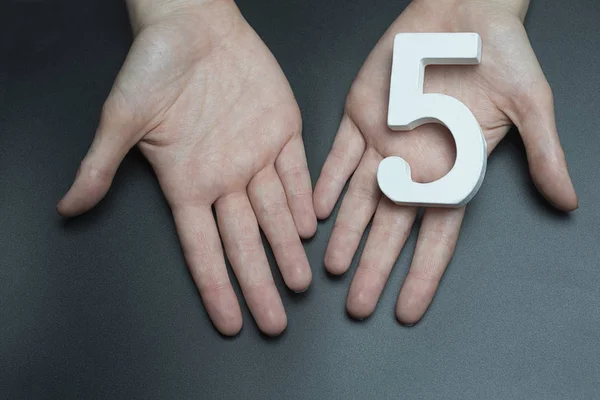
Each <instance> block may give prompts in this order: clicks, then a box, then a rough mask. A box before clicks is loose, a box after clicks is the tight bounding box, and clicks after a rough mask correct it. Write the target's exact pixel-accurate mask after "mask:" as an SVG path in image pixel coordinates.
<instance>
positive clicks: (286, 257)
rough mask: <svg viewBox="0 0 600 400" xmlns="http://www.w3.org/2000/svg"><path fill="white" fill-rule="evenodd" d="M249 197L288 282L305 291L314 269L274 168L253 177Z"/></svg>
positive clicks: (289, 284) (293, 287) (299, 290)
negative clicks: (311, 267) (310, 264)
mask: <svg viewBox="0 0 600 400" xmlns="http://www.w3.org/2000/svg"><path fill="white" fill-rule="evenodd" d="M248 197H249V198H250V203H252V208H253V209H254V212H255V214H256V217H257V219H258V223H259V225H260V227H261V228H262V230H263V232H264V233H265V236H266V237H267V240H268V241H269V243H270V244H271V248H272V249H273V254H274V255H275V259H276V260H277V265H278V266H279V269H280V270H281V275H282V276H283V280H284V281H285V283H286V285H287V286H288V287H289V288H290V289H291V290H293V291H295V292H303V291H305V290H306V289H308V286H309V285H310V281H311V279H312V273H311V270H310V266H309V264H308V259H307V258H306V252H305V251H304V247H302V243H301V242H300V237H299V236H298V232H297V231H296V226H295V225H294V219H293V218H292V214H291V212H290V209H289V208H288V202H287V200H286V197H285V192H284V190H283V186H282V184H281V182H280V181H279V177H278V176H277V172H276V171H275V169H274V168H272V167H269V168H266V169H265V170H263V171H261V172H259V173H258V174H257V175H256V176H255V177H254V178H253V179H252V181H251V182H250V185H248Z"/></svg>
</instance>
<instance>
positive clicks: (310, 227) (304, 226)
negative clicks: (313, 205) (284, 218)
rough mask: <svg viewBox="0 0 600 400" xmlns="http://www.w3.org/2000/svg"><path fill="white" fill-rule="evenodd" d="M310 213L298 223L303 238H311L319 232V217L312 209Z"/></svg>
mask: <svg viewBox="0 0 600 400" xmlns="http://www.w3.org/2000/svg"><path fill="white" fill-rule="evenodd" d="M308 214H309V215H310V216H308V217H305V218H302V219H300V220H299V221H298V223H297V224H296V229H297V230H298V236H300V238H301V239H310V238H311V237H313V236H314V235H315V234H316V233H317V217H316V215H315V213H314V212H312V210H311V212H310V213H308Z"/></svg>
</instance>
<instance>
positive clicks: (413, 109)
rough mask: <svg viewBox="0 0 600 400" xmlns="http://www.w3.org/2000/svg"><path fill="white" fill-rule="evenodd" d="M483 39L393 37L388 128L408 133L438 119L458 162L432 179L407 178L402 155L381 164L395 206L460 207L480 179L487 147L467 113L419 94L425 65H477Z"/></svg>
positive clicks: (380, 178) (383, 184)
mask: <svg viewBox="0 0 600 400" xmlns="http://www.w3.org/2000/svg"><path fill="white" fill-rule="evenodd" d="M480 62H481V38H480V37H479V35H478V34H476V33H400V34H398V35H396V38H395V40H394V56H393V62H392V78H391V83H390V102H389V109H388V126H389V127H390V129H393V130H396V131H407V130H411V129H414V128H416V127H418V126H420V125H423V124H426V123H430V122H437V123H440V124H442V125H445V126H446V127H447V128H448V130H450V132H451V133H452V136H453V137H454V141H455V142H456V161H455V163H454V166H453V167H452V169H451V170H450V172H448V173H447V174H446V175H445V176H444V177H442V178H441V179H439V180H437V181H434V182H430V183H417V182H413V180H412V179H411V172H410V166H409V165H408V163H407V162H406V161H404V160H403V159H402V158H400V157H387V158H385V159H384V160H383V161H381V163H380V164H379V168H378V170H377V182H378V184H379V188H380V189H381V191H382V192H383V194H385V195H386V196H387V197H388V198H389V199H390V200H392V201H393V202H394V203H396V204H406V205H418V206H428V207H432V206H433V207H435V206H438V207H440V206H443V207H459V206H463V205H465V204H467V203H468V202H469V201H470V200H471V199H472V198H473V196H475V194H476V193H477V191H478V190H479V188H480V187H481V183H482V182H483V178H484V175H485V170H486V165H487V161H486V160H487V154H486V153H487V147H486V143H485V139H484V137H483V133H482V132H481V127H480V126H479V123H478V122H477V119H476V118H475V116H474V115H473V113H471V111H470V110H469V109H468V108H467V107H466V106H465V105H464V104H463V103H461V102H460V101H458V100H457V99H455V98H453V97H450V96H447V95H443V94H438V93H428V94H423V76H424V74H425V67H426V66H427V65H429V64H479V63H480Z"/></svg>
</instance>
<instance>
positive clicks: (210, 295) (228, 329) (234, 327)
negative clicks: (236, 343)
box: [201, 285, 243, 336]
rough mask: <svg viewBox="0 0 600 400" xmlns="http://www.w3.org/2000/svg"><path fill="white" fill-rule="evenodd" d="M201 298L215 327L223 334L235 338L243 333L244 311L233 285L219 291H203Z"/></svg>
mask: <svg viewBox="0 0 600 400" xmlns="http://www.w3.org/2000/svg"><path fill="white" fill-rule="evenodd" d="M201 296H202V301H203V303H204V306H205V307H206V311H207V312H208V315H209V316H210V319H211V321H212V323H213V325H214V326H215V328H217V330H218V331H219V332H220V333H221V334H223V335H225V336H235V335H237V334H238V333H239V332H240V331H241V329H242V326H243V319H242V311H241V309H240V305H239V303H238V301H237V298H236V297H235V294H234V293H233V289H232V287H231V285H226V286H223V287H221V288H219V290H217V291H204V292H202V291H201Z"/></svg>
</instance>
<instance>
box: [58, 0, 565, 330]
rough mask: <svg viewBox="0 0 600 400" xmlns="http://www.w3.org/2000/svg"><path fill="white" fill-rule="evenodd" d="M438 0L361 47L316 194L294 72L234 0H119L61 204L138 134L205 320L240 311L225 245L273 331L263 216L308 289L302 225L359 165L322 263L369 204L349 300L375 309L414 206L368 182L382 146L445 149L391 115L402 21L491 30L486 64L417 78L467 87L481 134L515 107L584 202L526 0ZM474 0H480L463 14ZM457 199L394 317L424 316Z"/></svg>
mask: <svg viewBox="0 0 600 400" xmlns="http://www.w3.org/2000/svg"><path fill="white" fill-rule="evenodd" d="M432 3H433V0H431V1H428V0H421V1H415V2H414V3H413V4H412V5H411V6H410V7H409V8H408V9H407V10H406V11H405V12H404V13H403V14H402V15H401V16H400V17H399V18H398V20H397V21H396V22H395V23H394V25H393V26H392V27H391V28H390V29H389V30H388V32H387V33H386V34H385V35H384V37H383V38H382V40H381V41H380V42H379V43H378V45H377V46H376V47H375V49H374V50H373V52H372V53H371V55H370V56H369V58H368V59H367V61H366V62H365V64H364V66H363V68H362V70H361V72H360V73H359V75H358V77H357V78H356V81H355V82H354V84H353V86H352V89H351V91H350V94H349V96H348V99H347V102H346V108H345V115H344V118H343V120H342V123H341V126H340V130H339V132H338V134H337V136H336V139H335V142H334V145H333V148H332V151H331V154H330V156H329V157H328V158H327V161H326V163H325V165H324V167H323V171H322V173H321V176H320V178H319V181H318V182H317V185H316V188H315V192H314V196H313V193H312V186H311V181H310V176H309V172H308V168H307V164H306V156H305V153H304V146H303V143H302V135H301V127H302V121H301V116H300V113H299V110H298V106H297V104H296V101H295V99H294V95H293V93H292V90H291V88H290V86H289V84H288V82H287V80H286V78H285V76H284V74H283V72H282V71H281V69H280V67H279V65H278V64H277V61H276V60H275V59H274V57H273V56H272V54H271V53H270V52H269V50H268V49H267V47H266V46H265V45H264V43H263V42H262V41H261V40H260V38H259V37H258V36H257V35H256V33H255V32H254V31H253V30H252V28H251V27H250V26H249V25H248V23H247V22H246V21H245V20H244V19H243V17H242V16H241V14H240V12H239V10H238V9H237V7H236V6H235V4H234V3H233V1H232V0H212V1H210V0H129V1H128V9H129V12H130V17H131V22H132V28H133V31H134V34H135V41H134V43H133V45H132V47H131V50H130V52H129V55H128V56H127V59H126V61H125V63H124V65H123V67H122V69H121V71H120V73H119V75H118V77H117V79H116V81H115V83H114V86H113V88H112V90H111V92H110V94H109V96H108V98H107V100H106V102H105V105H104V107H103V110H102V114H101V117H100V124H99V126H98V130H97V132H96V136H95V138H94V141H93V143H92V145H91V147H90V150H89V152H88V154H87V155H86V156H85V158H84V160H83V161H82V163H81V166H80V168H79V170H78V173H77V176H76V178H75V181H74V183H73V185H72V187H71V188H70V190H69V191H68V192H67V194H66V195H65V196H64V197H63V199H62V200H61V201H60V202H59V204H58V211H59V213H60V214H62V215H64V216H69V217H70V216H75V215H79V214H81V213H84V212H86V211H87V210H89V209H90V208H92V207H93V206H95V205H96V204H97V203H98V202H99V201H100V200H101V199H102V198H103V197H104V195H105V194H106V192H107V191H108V189H109V187H110V185H111V182H112V179H113V177H114V174H115V172H116V170H117V168H118V166H119V164H120V162H121V161H122V159H123V158H124V157H125V155H126V154H127V152H128V151H129V150H130V149H131V148H132V147H133V146H136V145H137V146H138V147H139V148H140V150H141V151H142V153H143V154H144V155H145V157H146V158H147V159H148V160H149V162H150V164H151V165H152V167H153V169H154V170H155V172H156V175H157V178H158V180H159V183H160V185H161V188H162V190H163V192H164V194H165V197H166V199H167V201H168V203H169V205H170V207H171V210H172V213H173V217H174V219H175V223H176V226H177V231H178V234H179V238H180V241H181V245H182V249H183V253H184V255H185V259H186V262H187V264H188V267H189V269H190V272H191V275H192V277H193V279H194V281H195V283H196V285H197V287H198V289H199V292H200V295H201V297H202V301H203V302H204V305H205V307H206V309H207V311H208V314H209V316H210V318H211V320H212V322H213V324H214V325H215V327H216V328H217V329H218V330H219V331H220V332H221V333H222V334H224V335H235V334H237V333H238V332H239V331H240V329H241V327H242V316H241V311H240V306H239V303H238V300H237V299H236V297H235V294H234V292H233V289H232V286H231V281H230V278H229V275H228V272H227V269H226V266H225V256H227V258H228V260H229V261H230V263H231V266H232V269H233V272H234V274H235V276H236V278H237V280H238V281H239V283H240V286H241V288H242V292H243V296H244V298H245V300H246V303H247V304H248V307H249V309H250V312H251V313H252V316H253V318H254V320H255V322H256V324H257V326H258V327H259V329H260V330H261V331H262V332H264V333H265V334H267V335H278V334H280V333H281V332H283V331H284V330H285V328H286V326H287V317H286V314H285V310H284V309H283V305H282V302H281V298H280V295H279V293H278V292H277V289H276V287H275V285H274V282H273V276H272V273H271V270H270V267H269V265H268V262H267V258H266V255H265V251H264V249H263V247H262V243H261V238H260V230H262V231H263V232H264V234H265V236H266V238H267V240H268V241H269V244H270V246H271V247H272V249H273V253H274V255H275V258H276V261H277V265H278V267H279V270H280V271H281V275H282V276H283V279H284V281H285V284H286V285H287V287H288V288H289V289H291V290H292V291H296V292H300V291H304V290H306V289H307V288H308V286H309V285H310V282H311V278H312V274H311V269H310V266H309V264H308V261H307V258H306V254H305V252H304V249H303V247H302V243H301V238H308V237H311V236H312V235H313V234H314V233H315V230H316V219H317V218H316V217H317V216H318V217H319V218H325V217H327V216H328V215H329V214H330V213H331V211H332V209H333V207H334V205H335V202H336V201H337V199H338V197H339V195H340V193H341V190H342V187H343V186H344V184H345V182H346V181H347V180H348V179H350V177H351V176H352V178H351V181H350V188H349V191H348V193H347V194H346V197H345V198H344V200H343V202H342V206H341V210H340V213H339V215H338V217H337V220H336V226H335V229H334V232H333V234H332V238H331V240H330V243H329V246H328V250H327V253H326V256H325V264H326V267H327V269H328V270H329V271H330V272H332V273H335V274H340V273H343V272H345V271H346V270H347V269H348V267H349V265H350V260H351V259H352V256H353V253H354V252H355V251H356V247H357V245H358V241H359V240H360V237H361V236H362V233H363V231H364V229H365V227H366V225H367V224H368V222H369V220H370V219H371V217H372V216H373V214H375V218H374V221H373V228H372V229H371V234H370V236H369V239H368V241H367V247H366V249H365V252H364V253H363V255H362V257H361V261H360V265H359V268H358V271H357V273H356V276H355V277H354V280H353V282H352V285H351V288H350V293H349V295H348V307H347V308H348V311H349V313H350V314H351V315H353V316H355V317H358V318H364V317H366V316H368V315H369V314H371V313H372V312H373V310H374V308H375V306H376V303H377V300H378V298H379V295H380V293H381V290H382V289H383V286H384V285H385V282H386V280H387V277H388V275H389V273H390V271H391V269H392V266H393V264H394V262H395V260H396V258H397V256H398V254H399V252H400V249H401V248H402V246H403V243H404V241H405V239H406V235H407V233H408V231H409V230H410V227H411V226H412V223H413V221H414V219H415V215H416V209H415V208H412V207H397V206H392V205H391V204H390V203H389V201H386V200H385V199H383V198H381V196H380V194H379V191H378V189H377V187H376V185H375V170H376V167H377V163H378V161H379V160H380V159H381V158H382V157H384V156H387V155H399V156H402V157H403V158H405V159H406V160H407V161H408V162H409V163H410V164H411V166H412V169H413V174H414V176H413V178H414V179H415V180H419V181H430V180H434V179H437V178H439V177H441V176H442V175H443V174H444V173H445V172H447V171H448V170H449V169H450V167H451V164H452V162H453V154H452V151H453V144H452V143H451V141H449V140H448V137H447V136H446V135H443V133H442V131H441V130H440V129H439V128H437V127H435V126H424V127H421V128H419V129H417V130H415V131H413V132H402V133H398V132H391V131H389V129H387V127H386V126H385V120H386V118H385V113H386V107H387V94H388V90H389V75H390V70H389V69H390V65H389V64H390V63H389V61H390V60H391V40H392V39H393V34H394V33H395V32H400V31H402V30H405V31H420V30H423V31H434V32H435V31H440V30H442V31H455V30H456V31H461V30H462V31H464V30H467V31H475V32H478V33H480V35H481V36H482V39H483V41H484V43H487V47H486V52H485V58H484V62H483V63H482V65H481V66H478V67H477V68H475V67H457V68H454V67H440V68H438V67H436V68H429V69H428V71H427V74H426V90H427V91H435V92H443V93H447V94H449V95H452V96H454V97H456V98H458V99H459V100H462V101H463V102H465V104H467V106H469V107H470V108H471V110H472V111H473V112H474V113H475V115H476V117H477V118H478V119H479V122H480V123H481V125H482V128H483V129H484V132H485V136H486V139H487V141H488V148H489V150H490V151H491V150H492V149H493V148H494V146H495V145H496V144H497V143H498V142H499V141H500V140H501V139H502V137H503V136H504V135H505V134H506V132H507V131H508V129H509V127H510V126H511V125H512V123H515V124H516V125H517V126H518V127H519V129H520V131H521V133H522V136H523V140H524V142H525V145H526V148H527V152H528V158H529V164H530V169H531V173H532V176H533V178H534V181H535V183H536V185H537V186H538V188H539V189H540V191H541V192H542V193H543V194H544V195H545V196H546V198H548V200H549V201H550V202H551V203H552V204H553V205H555V206H556V207H558V208H559V209H562V210H571V209H574V208H576V207H577V197H576V195H575V192H574V190H573V187H572V185H571V182H570V179H569V176H568V172H567V168H566V163H565V159H564V155H563V152H562V150H561V147H560V143H559V142H558V137H557V134H556V127H555V122H554V114H553V105H552V95H551V92H550V90H549V87H548V85H547V83H546V80H545V78H544V76H543V73H542V72H541V69H540V68H539V65H538V63H537V61H536V59H535V56H534V54H533V52H532V50H531V47H530V46H529V43H528V41H527V37H526V35H525V32H524V30H523V27H522V25H521V19H522V18H523V16H524V15H525V11H526V9H527V4H525V3H523V2H519V1H517V0H514V1H510V2H506V1H504V2H502V1H500V0H498V1H491V0H488V1H485V0H483V1H478V2H476V1H448V2H446V1H443V0H440V1H437V2H436V4H438V6H436V7H432V6H431V4H432ZM442 3H443V4H442ZM467 10H468V11H469V12H468V13H467V12H466V11H467ZM471 13H473V14H472V15H473V16H478V17H477V18H475V17H473V18H468V17H466V14H469V15H471ZM213 208H214V211H215V214H216V218H215V217H214V216H213V211H212V210H213ZM463 213H464V209H458V210H445V209H429V210H426V212H425V216H424V219H423V223H422V227H421V231H420V234H419V241H418V244H417V249H416V252H415V257H414V259H413V264H412V267H411V270H410V273H409V275H408V276H407V278H406V281H405V283H404V286H403V289H402V291H401V294H400V299H399V301H398V307H397V315H398V318H399V319H400V320H401V321H402V322H404V323H414V322H416V321H417V320H418V319H419V318H420V317H421V316H422V315H423V313H424V312H425V310H426V308H427V306H428V305H429V303H430V302H431V299H432V298H433V294H434V292H435V290H436V288H437V283H438V282H439V279H440V277H441V276H442V274H443V272H444V270H445V268H446V265H447V264H448V262H449V260H450V257H451V255H452V252H453V250H454V246H455V243H456V239H457V237H458V231H459V229H460V224H461V221H462V216H463Z"/></svg>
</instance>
